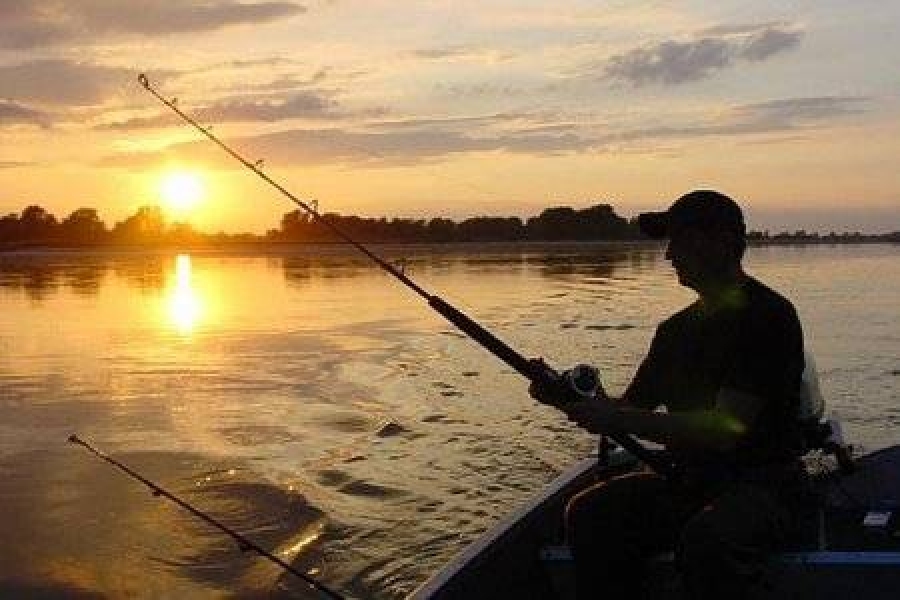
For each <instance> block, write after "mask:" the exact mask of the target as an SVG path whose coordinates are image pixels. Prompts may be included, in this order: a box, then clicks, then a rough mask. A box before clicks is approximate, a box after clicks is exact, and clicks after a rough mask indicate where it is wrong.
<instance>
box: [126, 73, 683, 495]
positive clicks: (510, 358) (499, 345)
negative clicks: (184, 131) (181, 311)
mask: <svg viewBox="0 0 900 600" xmlns="http://www.w3.org/2000/svg"><path fill="white" fill-rule="evenodd" d="M138 82H139V83H140V84H141V86H142V87H143V88H144V89H145V90H147V91H148V92H150V93H151V94H152V95H153V96H154V97H155V98H156V99H157V100H159V101H160V102H161V103H162V104H163V105H165V106H166V107H168V108H169V109H170V110H171V111H173V112H174V113H175V114H176V115H178V116H179V117H180V118H181V119H182V120H183V121H185V122H186V123H188V124H189V125H191V126H192V127H193V128H194V129H196V130H197V131H199V132H200V133H202V134H203V135H204V136H205V137H206V138H208V139H209V140H210V141H212V142H213V143H215V144H216V145H217V146H219V147H220V148H221V149H222V150H224V151H225V152H226V153H227V154H228V155H230V156H231V157H232V158H234V159H235V160H237V161H238V162H240V163H241V164H242V165H243V166H244V167H245V168H247V169H249V170H250V171H252V172H253V173H255V174H256V175H257V176H258V177H260V178H261V179H262V180H263V181H265V182H266V183H268V184H269V185H270V186H272V187H273V188H275V189H276V190H278V191H279V192H280V193H281V194H282V195H284V196H285V197H287V198H288V199H289V200H291V201H292V202H293V203H294V204H296V205H297V206H299V207H300V208H301V209H302V210H303V211H304V212H306V213H307V214H308V215H309V216H310V217H311V218H312V219H313V220H314V221H315V222H317V223H319V224H320V225H322V226H323V227H325V228H326V229H328V230H329V231H331V233H333V234H334V235H335V236H337V237H338V238H339V239H340V240H341V241H343V242H345V243H347V244H350V245H351V246H353V247H354V248H356V249H357V250H359V251H360V252H362V253H363V254H364V255H365V256H367V257H368V258H369V259H371V260H372V261H373V262H374V263H375V264H377V265H378V266H379V267H380V268H381V269H383V270H384V271H386V272H387V273H389V274H390V275H391V276H393V277H394V278H396V279H397V280H399V281H400V282H401V283H403V284H404V285H405V286H406V287H408V288H410V289H411V290H412V291H414V292H415V293H416V294H418V295H419V296H420V297H421V298H423V299H424V300H425V301H426V302H427V303H428V305H429V306H430V307H431V308H432V309H434V310H435V311H436V312H438V313H439V314H440V315H441V316H443V317H444V318H445V319H447V321H449V322H450V323H452V324H453V325H454V326H456V327H457V328H458V329H459V330H460V331H462V332H463V333H465V334H466V335H467V336H469V337H470V338H472V339H473V340H475V341H476V342H478V343H479V344H480V345H481V346H482V347H483V348H485V349H486V350H487V351H489V352H490V353H491V354H493V355H494V356H496V357H497V358H499V359H500V360H502V361H503V362H504V363H506V364H507V365H509V366H510V367H512V368H513V369H514V370H515V371H516V372H518V373H519V374H521V375H523V376H525V377H526V378H527V379H528V380H529V381H531V382H532V383H533V384H535V385H538V386H542V387H544V388H551V389H552V388H557V389H560V390H561V391H563V392H564V393H563V394H562V395H563V396H565V395H566V393H565V392H571V394H572V395H574V396H575V397H584V396H588V395H590V394H591V393H593V392H594V390H596V388H597V386H598V385H599V382H598V380H597V376H596V371H595V370H593V368H591V367H586V366H584V365H578V366H576V367H575V368H574V369H571V370H570V371H568V372H567V375H568V376H567V377H564V376H563V375H562V374H561V373H559V372H558V371H556V370H555V369H553V368H551V367H549V366H548V365H546V364H545V363H544V362H543V361H536V360H529V359H527V358H525V357H524V356H522V354H520V353H519V352H516V351H515V350H514V349H512V348H511V347H510V346H509V345H507V344H506V343H505V342H503V341H502V340H501V339H500V338H498V337H497V336H495V335H494V334H493V333H491V332H490V331H488V330H487V329H485V328H484V327H482V326H481V325H479V324H478V323H477V322H475V321H474V320H473V319H472V318H471V317H469V316H468V315H466V314H465V313H463V312H462V311H460V310H459V309H457V308H456V307H454V306H453V305H451V304H450V303H449V302H447V301H446V300H444V299H443V298H441V297H440V296H438V295H436V294H431V293H429V292H428V291H426V290H425V289H423V288H422V287H421V286H419V285H418V284H416V282H414V281H413V280H412V279H410V278H409V277H408V276H407V275H406V274H405V273H404V272H403V271H401V270H399V269H397V268H396V267H395V266H394V265H392V264H391V263H389V262H387V261H386V260H384V259H383V258H381V257H380V256H378V255H377V254H375V253H374V252H372V251H371V250H370V249H369V248H367V247H366V246H364V245H363V244H361V243H359V242H357V241H356V240H354V239H353V238H351V237H350V236H349V235H347V234H346V233H344V231H342V230H341V229H340V228H339V227H338V226H337V225H335V224H334V223H332V222H331V221H329V220H327V219H325V218H323V217H322V215H321V214H319V212H318V211H317V210H316V209H314V208H313V207H312V206H310V205H309V204H308V203H306V202H304V201H303V200H301V199H299V198H297V197H296V196H295V195H294V194H292V193H291V192H290V191H289V190H288V189H286V188H285V187H284V186H282V185H281V184H280V183H278V182H277V181H275V180H274V179H272V178H271V177H270V176H269V175H268V174H267V173H266V172H265V171H263V170H262V161H257V162H250V161H249V160H247V159H246V158H244V157H243V156H242V155H241V154H239V153H238V152H237V151H235V150H234V149H232V148H231V147H230V146H229V145H227V144H226V143H225V142H223V141H222V140H220V139H219V138H218V137H217V136H216V135H214V134H213V133H212V131H211V130H210V128H209V127H204V126H202V125H200V124H199V123H198V122H197V121H196V120H194V119H193V118H192V117H191V116H190V115H188V114H187V113H185V112H184V111H182V110H181V109H180V108H179V107H178V106H177V104H176V101H175V100H174V99H172V100H169V99H167V98H165V97H164V96H163V95H162V94H161V93H160V92H159V91H158V90H157V89H156V88H154V87H153V85H152V84H151V83H150V80H149V79H148V78H147V76H146V75H145V74H143V73H142V74H140V75H139V76H138ZM607 435H608V436H609V437H610V438H612V439H613V440H615V441H616V442H617V443H618V444H619V445H620V446H622V447H623V448H624V449H625V450H627V451H628V452H630V453H631V454H632V455H634V456H635V457H636V458H638V459H639V460H641V461H643V462H644V463H645V464H647V465H648V466H649V467H651V468H652V469H653V470H655V471H656V472H657V473H659V474H661V475H664V476H667V477H671V476H673V475H674V471H673V468H672V465H671V464H669V463H668V462H667V461H665V460H663V459H661V457H660V456H658V455H657V454H654V453H652V452H651V451H649V450H648V449H647V448H645V447H644V446H643V445H641V443H640V442H638V441H637V440H636V439H635V438H634V437H633V436H631V435H629V434H627V433H624V432H607Z"/></svg>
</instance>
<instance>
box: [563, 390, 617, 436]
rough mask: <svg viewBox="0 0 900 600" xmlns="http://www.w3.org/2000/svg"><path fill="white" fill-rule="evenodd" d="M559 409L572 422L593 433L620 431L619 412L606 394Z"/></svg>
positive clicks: (570, 403)
mask: <svg viewBox="0 0 900 600" xmlns="http://www.w3.org/2000/svg"><path fill="white" fill-rule="evenodd" d="M557 408H559V410H561V411H563V412H564V413H566V416H567V417H569V420H570V421H572V422H573V423H575V424H576V425H578V426H579V427H581V428H582V429H586V430H588V431H590V432H591V433H609V432H610V431H611V430H618V429H619V423H618V416H619V411H618V410H617V409H616V407H615V405H614V404H613V402H612V401H610V399H609V398H608V397H607V396H606V395H605V394H602V395H598V396H597V397H595V398H591V399H588V400H578V401H576V402H568V403H565V404H562V405H559V406H557Z"/></svg>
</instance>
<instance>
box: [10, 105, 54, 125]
mask: <svg viewBox="0 0 900 600" xmlns="http://www.w3.org/2000/svg"><path fill="white" fill-rule="evenodd" d="M51 121H52V119H51V116H50V114H48V113H46V112H44V111H41V110H37V109H34V108H29V107H28V106H25V105H22V104H17V103H15V102H9V101H7V100H0V127H2V126H4V125H21V124H25V125H38V126H40V127H48V126H49V125H50V122H51Z"/></svg>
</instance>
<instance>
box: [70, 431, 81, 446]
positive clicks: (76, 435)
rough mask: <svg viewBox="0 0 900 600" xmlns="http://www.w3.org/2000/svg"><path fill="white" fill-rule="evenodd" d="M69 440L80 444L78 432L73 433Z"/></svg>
mask: <svg viewBox="0 0 900 600" xmlns="http://www.w3.org/2000/svg"><path fill="white" fill-rule="evenodd" d="M69 442H70V443H72V444H80V443H81V440H80V439H79V438H78V434H77V433H73V434H72V435H70V436H69Z"/></svg>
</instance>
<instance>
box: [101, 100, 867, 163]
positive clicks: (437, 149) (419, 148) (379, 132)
mask: <svg viewBox="0 0 900 600" xmlns="http://www.w3.org/2000/svg"><path fill="white" fill-rule="evenodd" d="M868 101H869V100H868V98H864V97H855V96H823V97H809V98H789V99H783V100H774V101H770V102H761V103H754V104H744V105H738V106H734V107H731V108H730V109H728V110H725V111H722V112H721V113H719V114H717V115H715V116H712V117H704V118H703V119H701V120H691V119H690V118H688V119H682V122H680V123H679V122H677V119H676V117H675V116H672V117H671V120H672V124H670V125H662V126H654V127H633V128H623V129H621V130H618V131H611V130H610V127H609V126H608V124H601V123H595V124H592V123H581V124H576V123H574V122H571V121H564V120H562V119H561V117H559V116H557V117H556V120H555V122H554V117H553V116H552V115H546V114H523V113H515V114H513V113H510V114H497V115H484V116H468V117H465V116H462V117H448V118H443V119H404V120H393V121H379V122H375V123H371V124H367V125H365V126H362V127H359V128H355V129H349V128H333V129H292V130H286V131H281V132H276V133H267V134H263V135H257V136H246V137H243V138H237V139H232V140H229V143H231V144H233V145H234V147H235V148H238V149H239V150H240V152H241V153H242V154H243V155H244V156H245V157H246V158H247V159H248V160H251V161H253V160H256V159H257V158H264V159H265V160H266V163H267V164H278V165H335V164H344V165H347V164H353V165H357V166H364V167H392V166H403V165H411V164H417V163H424V162H430V161H435V160H441V159H446V158H448V157H450V156H453V155H461V154H470V153H479V152H508V153H515V154H527V155H533V156H554V155H560V154H569V153H583V152H604V151H606V152H609V151H616V152H621V151H623V150H627V149H628V148H629V146H631V147H633V148H638V149H639V148H640V147H641V145H642V144H646V145H652V144H656V143H658V142H660V141H666V140H676V139H677V140H691V139H697V138H703V137H709V136H720V137H727V136H738V137H740V136H749V135H758V134H775V133H777V134H783V133H786V132H801V131H807V130H811V129H814V128H815V127H818V126H821V125H823V124H824V125H828V126H831V125H833V123H834V120H835V119H837V118H840V117H844V116H847V115H852V114H856V113H859V112H862V111H863V110H864V109H865V105H866V103H867V102H868ZM704 114H709V113H708V111H705V112H704ZM652 150H653V151H655V149H652ZM170 159H174V160H184V161H190V162H192V163H195V164H205V165H208V166H210V167H213V168H238V167H239V165H238V163H237V162H234V161H231V160H230V159H228V157H227V156H225V155H224V154H223V153H222V152H221V150H219V149H218V148H216V147H215V146H213V145H212V144H210V143H208V142H205V141H193V142H184V143H180V144H176V145H173V146H171V147H169V148H167V149H165V150H164V151H161V152H148V153H128V154H117V155H113V156H110V157H107V158H106V159H104V160H103V161H102V162H101V164H102V165H104V166H113V167H135V166H148V167H149V166H155V165H158V164H159V163H160V162H162V161H165V160H170Z"/></svg>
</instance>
